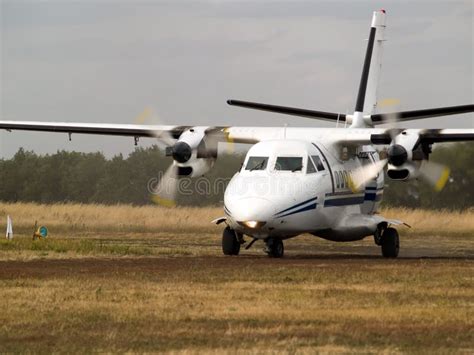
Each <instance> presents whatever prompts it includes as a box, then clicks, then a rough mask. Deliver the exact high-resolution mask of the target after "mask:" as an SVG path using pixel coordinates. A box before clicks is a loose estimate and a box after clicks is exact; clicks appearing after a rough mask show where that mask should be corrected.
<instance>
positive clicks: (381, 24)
mask: <svg viewBox="0 0 474 355" xmlns="http://www.w3.org/2000/svg"><path fill="white" fill-rule="evenodd" d="M384 41H385V10H379V11H374V14H373V17H372V24H371V27H370V34H369V43H368V45H367V52H366V54H365V60H364V67H363V69H362V76H361V79H360V86H359V93H358V95H357V102H356V107H355V112H361V113H362V112H363V113H366V114H372V113H373V112H374V110H375V107H376V106H377V86H378V83H379V76H380V68H381V66H382V49H383V46H382V44H383V42H384Z"/></svg>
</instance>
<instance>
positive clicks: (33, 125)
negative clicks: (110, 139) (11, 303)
mask: <svg viewBox="0 0 474 355" xmlns="http://www.w3.org/2000/svg"><path fill="white" fill-rule="evenodd" d="M190 127H191V126H157V125H134V124H102V123H69V122H34V121H0V129H5V130H7V131H13V130H22V131H37V132H58V133H70V134H72V133H84V134H100V135H111V136H128V137H156V136H159V134H160V133H161V132H169V133H170V134H171V135H172V136H173V138H175V139H178V138H179V136H180V135H181V134H182V133H183V132H184V131H185V130H186V129H189V128H190Z"/></svg>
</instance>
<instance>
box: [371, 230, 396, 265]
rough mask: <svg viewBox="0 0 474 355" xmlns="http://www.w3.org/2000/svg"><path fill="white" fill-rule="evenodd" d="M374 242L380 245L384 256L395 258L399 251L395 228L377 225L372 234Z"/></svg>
mask: <svg viewBox="0 0 474 355" xmlns="http://www.w3.org/2000/svg"><path fill="white" fill-rule="evenodd" d="M374 241H375V244H377V245H380V246H381V247H382V255H383V256H384V257H385V258H396V257H397V256H398V252H399V251H400V238H399V237H398V232H397V230H396V229H395V228H387V227H386V226H379V228H377V231H376V232H375V234H374Z"/></svg>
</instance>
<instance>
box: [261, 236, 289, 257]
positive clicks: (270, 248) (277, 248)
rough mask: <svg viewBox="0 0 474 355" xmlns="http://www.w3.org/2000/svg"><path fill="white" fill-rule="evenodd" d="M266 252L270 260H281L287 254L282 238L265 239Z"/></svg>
mask: <svg viewBox="0 0 474 355" xmlns="http://www.w3.org/2000/svg"><path fill="white" fill-rule="evenodd" d="M265 252H266V253H267V254H268V256H269V257H270V258H281V257H283V254H284V253H285V247H284V246H283V241H282V240H281V239H280V238H273V237H269V238H267V239H265Z"/></svg>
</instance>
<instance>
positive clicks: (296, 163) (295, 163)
mask: <svg viewBox="0 0 474 355" xmlns="http://www.w3.org/2000/svg"><path fill="white" fill-rule="evenodd" d="M302 169H303V158H301V157H278V158H277V160H276V163H275V170H283V171H292V172H295V171H301V170H302Z"/></svg>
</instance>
